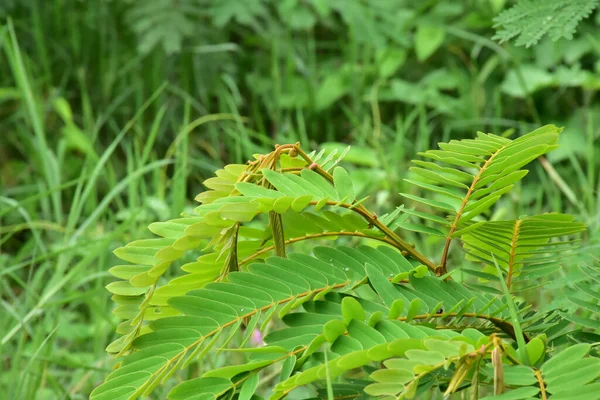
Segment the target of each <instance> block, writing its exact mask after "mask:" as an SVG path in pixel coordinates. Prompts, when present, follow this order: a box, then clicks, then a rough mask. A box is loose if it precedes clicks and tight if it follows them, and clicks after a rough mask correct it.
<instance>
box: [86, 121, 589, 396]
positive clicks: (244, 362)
mask: <svg viewBox="0 0 600 400" xmlns="http://www.w3.org/2000/svg"><path fill="white" fill-rule="evenodd" d="M560 131H561V130H560V129H558V128H556V127H555V126H552V125H548V126H544V127H542V128H540V129H537V130H535V131H533V132H531V133H529V134H527V135H524V136H522V137H519V138H517V139H514V140H510V139H508V138H505V137H501V136H496V135H493V134H483V133H479V134H478V136H477V138H476V139H465V140H460V141H456V140H453V141H450V142H449V143H445V144H440V148H441V149H440V150H431V151H427V152H424V153H420V155H421V156H422V157H423V158H424V160H416V161H414V163H415V165H416V166H415V167H413V168H412V172H413V173H414V175H415V177H414V178H412V179H409V180H408V182H409V183H410V184H411V187H412V189H413V191H412V193H407V194H404V196H405V197H407V198H409V199H412V200H416V201H417V203H418V204H419V205H420V206H419V207H418V209H416V208H407V207H404V206H400V207H398V208H396V209H395V210H394V211H392V212H390V213H388V214H385V215H381V216H378V215H376V214H375V213H373V212H371V211H369V209H368V208H367V207H366V206H365V204H366V200H367V199H366V198H362V199H359V198H358V197H357V194H356V192H355V190H354V187H353V183H352V179H351V178H350V175H349V174H348V172H347V171H346V170H345V169H343V168H342V167H340V166H337V164H338V163H339V161H340V160H341V159H342V157H343V154H341V155H340V156H337V155H336V153H335V152H332V153H329V154H326V153H325V152H323V151H322V152H320V153H314V152H313V153H310V154H307V153H306V152H304V151H303V150H302V149H301V148H300V146H299V144H290V145H282V146H277V147H276V149H275V150H274V151H273V152H271V153H269V154H265V155H257V156H255V158H254V159H253V160H252V161H249V162H248V163H247V164H245V165H228V166H226V167H225V168H224V169H222V170H219V171H217V173H216V177H214V178H210V179H208V180H207V181H205V182H204V184H205V185H206V187H208V188H209V189H210V190H209V191H206V192H203V193H201V194H200V195H198V196H197V198H196V199H197V200H198V201H199V202H201V205H199V206H198V207H196V208H195V209H194V210H193V212H190V213H184V214H183V215H182V217H181V218H178V219H175V220H171V221H168V222H157V223H153V224H151V225H150V230H151V231H152V232H153V233H155V234H157V235H158V236H160V238H158V239H145V240H138V241H134V242H132V243H130V244H128V245H127V246H125V247H121V248H119V249H117V250H115V254H116V255H117V256H118V257H119V258H121V259H122V260H124V261H127V262H129V263H130V264H126V265H119V266H116V267H113V268H112V269H111V270H110V272H111V273H112V274H113V275H114V276H116V277H118V278H120V279H121V280H120V281H117V282H114V283H111V284H109V285H108V287H107V288H108V290H109V291H110V292H111V293H113V299H114V301H115V302H116V303H117V308H116V309H115V311H114V312H115V314H116V315H117V316H119V317H120V318H121V319H123V322H122V323H121V324H120V325H119V328H118V333H119V334H120V335H121V336H120V338H119V339H117V340H116V341H115V342H113V343H112V344H111V345H110V346H109V347H108V351H109V352H111V353H115V354H116V355H117V356H118V357H120V358H119V361H118V363H117V365H116V369H115V370H114V372H112V373H111V374H110V375H109V376H108V377H107V379H106V381H105V382H104V383H103V384H102V385H100V386H99V387H98V388H96V389H95V390H94V392H93V393H92V399H94V400H100V399H128V398H136V397H139V396H141V395H147V394H150V393H152V392H153V391H154V390H156V389H157V387H159V386H161V385H163V384H164V385H167V386H170V384H169V377H171V376H172V375H173V374H174V373H176V372H177V371H178V370H180V369H183V368H186V367H188V371H189V373H188V374H187V375H185V376H182V377H181V379H180V380H179V383H178V384H177V386H175V387H174V388H173V389H171V390H170V392H169V394H168V398H170V399H212V398H239V399H251V398H255V399H258V398H261V397H260V396H259V395H258V394H255V392H260V393H263V394H265V393H269V394H270V398H273V399H276V398H282V397H285V396H287V395H288V394H289V395H290V396H293V395H294V394H293V392H292V391H293V390H294V389H297V388H300V387H307V386H308V387H310V388H312V389H311V390H312V391H308V392H303V393H304V394H305V395H306V394H307V393H308V394H309V396H315V395H317V396H319V397H320V398H325V397H327V398H342V397H343V398H365V397H369V396H370V397H379V396H382V397H384V398H412V397H414V396H416V395H419V394H421V393H424V392H425V391H428V390H435V391H442V392H443V393H445V395H451V394H452V393H455V392H460V391H463V390H468V391H470V395H471V398H472V399H477V398H480V397H483V396H484V395H486V394H489V395H490V396H494V395H500V394H501V393H503V392H504V391H508V390H509V392H508V393H506V394H505V395H504V396H502V397H498V399H500V398H503V399H504V398H510V399H524V398H532V397H541V398H543V399H547V398H552V399H555V400H557V399H563V398H569V399H590V398H598V397H597V396H598V393H600V391H599V390H598V387H599V386H600V382H598V381H597V380H598V376H599V375H600V368H599V367H600V358H598V357H597V352H596V350H595V348H593V345H592V344H589V343H585V342H586V340H584V339H582V338H585V335H584V334H585V333H586V332H585V331H584V330H583V329H582V328H583V327H588V328H589V327H593V329H595V331H597V330H598V325H599V324H600V322H598V320H597V319H596V318H595V317H594V315H593V314H592V315H590V314H589V313H588V314H587V315H586V314H585V313H584V314H582V315H580V316H575V315H574V314H575V312H570V315H565V314H566V313H565V312H564V311H565V310H564V308H563V306H556V307H550V308H548V307H547V308H546V309H545V310H543V311H542V310H534V309H533V308H532V307H533V306H534V305H535V304H527V303H526V302H524V301H522V297H518V296H522V294H523V293H524V292H525V291H529V290H531V286H530V285H529V282H531V281H538V282H539V280H540V279H541V278H548V277H549V276H552V274H555V273H556V272H557V270H559V269H560V264H561V262H563V261H564V260H568V258H565V257H567V256H568V254H569V251H570V250H572V246H571V245H570V244H571V242H570V241H569V240H564V238H567V237H571V236H572V235H573V234H576V233H578V232H581V231H583V230H584V226H583V224H581V223H578V222H574V221H573V217H571V216H569V215H565V214H557V213H550V214H543V215H539V216H532V217H522V218H519V219H518V220H516V221H495V220H494V221H488V220H486V218H484V216H485V215H487V214H489V213H488V212H487V211H488V210H489V209H490V208H491V207H492V206H493V205H494V204H495V203H496V202H497V201H498V200H499V199H500V198H501V197H502V196H503V195H505V194H507V193H508V192H509V191H510V189H512V188H513V186H514V185H515V184H516V183H517V182H518V181H520V180H521V179H523V178H524V176H525V175H526V174H527V171H525V170H523V169H522V167H523V166H525V165H526V164H528V163H529V162H530V161H532V160H534V159H536V158H537V157H539V156H541V155H543V154H545V153H547V152H548V151H550V150H552V149H554V148H555V147H556V142H557V140H558V137H559V133H560ZM430 160H432V161H430ZM417 190H424V191H425V192H430V193H432V196H428V197H421V196H419V195H417V194H415V192H416V191H417ZM438 211H440V212H441V214H440V213H438ZM415 219H416V221H415ZM405 230H412V231H416V232H421V233H423V234H425V235H428V236H429V235H432V237H435V236H440V237H441V238H442V239H441V241H440V242H438V245H437V246H435V247H436V248H437V249H438V251H437V252H436V254H434V256H435V257H436V258H435V259H433V258H430V257H428V256H426V255H424V254H422V253H421V252H419V250H418V249H416V248H415V247H414V246H413V245H411V244H410V243H408V242H407V241H406V240H405V239H403V237H402V232H403V231H405ZM326 238H332V239H337V240H339V241H345V244H344V245H335V246H332V245H330V246H316V247H313V246H314V242H315V241H317V243H322V241H323V240H324V239H326ZM556 239H559V240H556ZM357 241H362V242H364V243H363V244H361V245H357V244H356V242H357ZM455 241H461V242H462V243H463V248H464V249H465V250H466V253H467V254H466V256H465V257H460V253H453V254H454V257H452V258H450V251H451V249H452V247H451V243H452V242H455ZM311 243H312V244H311ZM307 244H308V245H307ZM292 247H293V248H294V250H296V251H294V252H290V248H292ZM198 252H199V254H200V255H199V257H198ZM434 260H435V261H434ZM469 260H475V263H473V262H470V261H469ZM480 263H483V264H484V265H485V267H484V268H483V269H481V268H479V269H477V268H474V267H472V268H471V269H467V268H466V266H468V265H471V266H473V265H475V266H477V265H480ZM175 265H180V266H181V270H183V271H184V272H185V274H183V275H179V276H177V277H174V278H172V279H166V278H165V277H166V275H165V274H166V273H167V271H170V269H171V268H172V267H173V266H175ZM594 268H596V267H594V266H588V267H586V268H585V269H582V271H584V273H585V274H587V275H588V276H589V277H590V278H593V271H595V269H594ZM459 271H463V272H468V273H470V274H473V275H475V276H477V277H478V278H479V279H480V282H479V283H472V282H469V281H467V280H465V279H462V278H461V279H459V277H460V276H461V275H462V273H461V272H459ZM454 276H457V277H456V279H455V278H454ZM578 281H579V282H580V287H581V288H582V290H580V291H579V293H578V296H577V299H576V302H577V304H579V305H583V307H584V308H585V309H586V310H595V309H597V307H598V306H597V305H596V304H597V301H598V298H599V294H600V292H599V291H598V284H597V281H594V280H593V279H589V278H580V279H579V280H578ZM482 282H483V283H484V285H482ZM498 282H500V286H499V287H500V288H501V289H500V290H499V289H496V287H497V283H498ZM572 283H575V280H574V281H573V282H572ZM578 287H579V286H578ZM596 311H597V310H596ZM571 323H573V324H575V325H576V326H575V329H574V330H572V331H570V332H567V333H565V332H564V331H565V329H567V328H569V326H572V325H571ZM256 333H261V334H262V335H264V342H265V343H266V345H263V344H262V343H256V342H253V340H254V339H253V338H252V337H253V335H254V334H256ZM587 334H588V335H590V336H588V339H587V341H591V342H597V336H594V334H593V333H591V332H587ZM573 342H576V343H577V344H575V345H573V346H570V347H567V348H566V349H564V348H563V347H564V344H566V343H570V344H573ZM579 342H581V343H579ZM219 352H226V353H228V354H229V357H228V361H227V364H226V365H213V366H212V367H211V368H210V369H207V368H206V367H202V366H201V365H205V364H199V360H200V359H203V358H207V357H209V358H210V357H211V355H213V354H215V353H219ZM233 360H235V361H233ZM200 368H202V369H200ZM268 387H270V388H271V389H268ZM315 390H316V391H315ZM290 392H292V393H290ZM310 393H312V394H310ZM594 396H596V397H594Z"/></svg>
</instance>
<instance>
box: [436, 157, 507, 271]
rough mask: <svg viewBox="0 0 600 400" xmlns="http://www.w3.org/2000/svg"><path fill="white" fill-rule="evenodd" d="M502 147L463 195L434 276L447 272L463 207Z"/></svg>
mask: <svg viewBox="0 0 600 400" xmlns="http://www.w3.org/2000/svg"><path fill="white" fill-rule="evenodd" d="M504 147H505V146H503V147H501V148H500V149H498V150H497V151H496V152H495V153H494V154H492V155H491V156H490V158H488V160H487V161H486V162H485V164H483V166H482V167H481V168H479V172H478V173H477V175H476V176H475V178H474V179H473V182H472V183H471V186H470V187H469V190H467V194H466V195H465V198H464V199H463V201H462V203H461V205H460V208H459V209H458V212H457V213H456V217H455V218H454V221H453V222H452V225H451V226H450V231H449V232H448V236H447V237H446V244H445V245H444V253H443V254H442V260H441V261H440V265H439V268H438V270H437V271H436V274H437V275H438V276H441V275H445V274H446V273H447V272H448V271H447V270H446V263H447V262H448V250H449V249H450V243H451V242H452V235H453V234H454V231H455V230H456V228H457V227H458V221H459V220H460V217H461V216H462V213H463V211H464V209H465V207H466V206H467V203H468V202H469V199H470V198H471V194H473V192H474V191H475V186H477V183H479V180H480V179H481V175H483V173H484V172H485V170H486V169H487V167H488V166H489V165H490V164H491V163H492V161H493V160H494V158H495V157H496V156H497V155H498V153H499V152H500V150H502V149H503V148H504Z"/></svg>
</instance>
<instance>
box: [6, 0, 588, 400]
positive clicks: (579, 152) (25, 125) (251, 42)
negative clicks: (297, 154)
mask: <svg viewBox="0 0 600 400" xmlns="http://www.w3.org/2000/svg"><path fill="white" fill-rule="evenodd" d="M555 3H558V2H557V1H555ZM579 3H581V7H580V8H579V9H581V8H583V7H588V13H590V12H591V13H592V14H591V15H590V16H589V17H587V18H585V19H583V21H582V22H581V23H580V24H579V25H578V26H577V32H576V33H575V34H574V35H572V33H573V32H570V31H568V32H566V31H560V32H559V34H557V33H556V32H555V31H553V30H548V29H546V30H544V29H542V25H543V22H542V23H540V30H539V31H538V30H535V29H533V32H526V33H527V34H531V35H533V36H532V37H534V38H537V39H539V41H538V40H533V41H532V40H529V39H527V38H526V37H525V39H523V40H520V39H519V38H517V40H516V42H515V43H514V44H513V43H511V42H510V41H509V42H506V43H502V44H500V43H499V42H498V41H497V39H508V38H512V36H511V35H510V34H507V33H506V32H505V33H504V36H503V33H502V31H500V32H499V33H498V36H496V37H495V35H496V31H497V28H498V26H496V27H495V26H494V25H495V23H496V22H498V20H496V22H495V18H497V16H498V15H499V14H500V13H501V12H502V11H503V10H506V9H507V8H509V7H511V6H512V5H514V2H510V1H505V0H462V1H436V0H427V1H418V2H417V1H408V0H370V1H366V0H351V1H350V0H219V1H211V0H145V1H134V0H97V1H80V0H54V1H41V0H37V1H36V0H19V1H17V0H0V17H1V18H2V26H1V28H0V33H1V41H0V160H1V164H0V266H1V268H0V300H1V304H2V307H3V311H2V313H0V325H1V326H2V328H0V353H1V354H2V356H1V357H2V358H1V359H0V369H1V370H2V371H3V373H1V374H0V387H1V388H2V392H3V393H8V394H9V397H8V398H11V399H13V398H14V399H17V398H24V399H25V398H26V399H33V398H36V399H38V398H40V399H42V398H44V399H45V398H72V399H79V398H86V397H87V395H88V394H89V392H90V391H91V389H92V388H93V387H94V386H95V385H97V384H98V383H99V382H100V381H101V379H102V377H103V376H104V375H105V374H106V370H107V368H108V367H109V366H110V365H111V360H110V359H109V358H108V356H106V355H105V353H104V347H105V346H106V345H107V344H108V343H109V342H110V341H111V338H112V335H113V332H114V328H115V325H116V323H117V321H116V320H115V318H114V317H113V316H112V315H111V307H112V306H111V302H110V299H109V297H108V295H107V293H106V291H105V289H104V286H105V285H106V284H107V283H108V282H109V281H110V277H109V275H108V273H107V270H108V268H109V266H111V265H113V264H114V263H115V262H116V259H115V258H114V256H113V255H112V254H111V251H112V249H114V248H115V247H117V246H120V245H122V244H123V243H125V242H127V241H129V240H131V239H132V238H139V237H143V236H148V232H147V231H146V229H145V227H146V226H147V225H148V223H150V222H152V221H155V220H165V219H167V218H172V217H175V216H177V215H179V213H180V212H181V210H184V209H189V208H191V206H192V202H191V199H192V198H193V196H194V195H195V194H197V193H198V192H200V191H202V190H203V189H202V187H201V182H202V180H204V179H206V178H207V177H209V176H210V175H211V174H212V173H213V172H214V171H215V170H216V169H217V168H218V167H220V166H222V165H223V164H225V163H232V162H238V163H240V162H244V161H245V160H247V159H248V158H251V157H252V155H253V154H255V153H261V152H267V151H269V149H270V148H272V146H273V145H274V144H275V143H284V142H296V141H300V142H301V143H302V146H304V147H305V148H307V149H313V148H326V149H328V150H334V149H339V150H341V149H343V148H345V147H346V146H347V145H348V144H351V145H352V149H351V150H350V152H349V153H348V154H347V156H346V165H347V166H350V165H354V168H351V169H353V171H352V174H353V177H355V179H356V184H357V186H359V188H360V189H361V190H362V191H366V190H369V191H373V192H375V193H376V195H375V196H373V197H372V198H371V200H370V201H371V202H372V203H373V206H374V207H376V208H380V209H382V210H383V209H384V208H387V209H388V210H389V209H390V208H391V207H392V206H393V205H397V204H400V203H401V202H402V198H401V197H400V196H399V195H398V192H400V191H403V190H404V189H405V188H404V186H405V184H404V183H403V181H402V179H403V178H405V177H406V176H407V174H408V163H409V161H410V159H411V158H413V157H415V155H416V153H417V152H419V151H425V150H426V149H429V148H433V147H435V145H436V143H437V142H440V141H448V140H450V139H459V138H464V137H472V136H473V135H474V134H475V132H476V131H484V132H493V133H496V134H501V135H513V136H514V135H519V134H521V133H525V132H528V131H530V130H532V128H534V127H537V126H539V125H541V124H548V123H554V124H557V125H559V126H564V127H565V131H564V133H563V134H562V136H561V140H560V142H561V144H562V146H561V148H560V149H558V150H556V151H554V152H553V153H551V154H550V155H549V157H548V158H547V159H544V160H542V162H541V163H535V164H532V166H531V168H530V169H531V170H532V171H531V173H530V174H529V176H528V177H527V179H525V180H524V181H523V183H522V184H521V185H520V187H519V188H518V189H517V190H515V191H514V193H515V194H514V195H513V196H512V197H508V198H507V199H506V200H505V201H504V202H503V203H502V204H500V206H499V207H498V208H497V210H496V212H495V215H494V217H502V216H504V217H507V218H511V217H518V216H519V215H523V214H528V215H530V214H534V213H540V212H546V211H551V210H555V211H558V210H560V211H564V212H572V213H574V214H576V215H577V218H578V219H579V220H583V221H585V222H586V223H587V224H588V226H589V227H590V231H589V233H588V237H591V238H594V237H598V231H599V228H600V197H599V196H598V189H599V185H600V181H599V179H598V176H599V175H600V141H599V136H600V135H599V132H600V104H599V102H598V96H597V91H598V89H600V58H599V57H598V56H599V55H600V29H599V27H600V13H598V12H597V11H595V12H592V11H593V10H594V8H595V6H597V1H595V0H592V1H589V0H587V1H585V0H584V1H579ZM579 3H578V4H579ZM584 3H585V4H584ZM575 11H577V10H575ZM544 12H549V11H548V9H545V11H544ZM541 15H546V14H541ZM505 16H506V14H505ZM508 17H510V15H508ZM508 17H507V18H508ZM582 18H583V17H582ZM527 23H529V24H530V25H529V26H534V27H535V26H537V25H536V23H535V21H533V22H532V21H528V22H527ZM509 28H510V27H509ZM542 31H543V32H542ZM540 32H541V34H540ZM553 32H554V33H553ZM561 32H562V33H561ZM565 32H566V33H565ZM569 32H570V33H571V34H569ZM544 33H548V35H544ZM513 36H514V35H513ZM571 36H572V38H571V40H567V39H568V38H570V37H571ZM523 37H524V36H523ZM536 42H537V44H535V43H536ZM533 44H535V45H533ZM521 45H529V46H530V47H525V46H521ZM532 45H533V46H532ZM415 240H416V239H415ZM420 245H421V246H423V247H425V248H427V246H435V245H436V243H433V242H431V243H421V244H420ZM425 252H427V251H426V250H425ZM574 273H575V272H574ZM553 284H554V283H553ZM555 285H557V287H559V286H560V283H556V284H555ZM551 300H552V299H551ZM540 301H541V300H540ZM209 361H210V360H209ZM210 362H213V363H215V365H216V364H218V363H223V362H224V361H223V360H222V359H218V358H216V359H214V360H212V361H210ZM4 371H6V373H4Z"/></svg>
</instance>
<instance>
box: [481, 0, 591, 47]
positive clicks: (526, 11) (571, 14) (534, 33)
mask: <svg viewBox="0 0 600 400" xmlns="http://www.w3.org/2000/svg"><path fill="white" fill-rule="evenodd" d="M598 4H599V1H598V0H519V2H518V3H517V4H516V5H514V6H513V7H511V8H510V9H508V10H505V11H503V12H502V13H501V14H500V15H498V16H497V17H496V18H495V19H494V22H495V25H494V27H495V28H497V29H499V30H498V31H497V33H496V36H494V38H493V39H495V40H499V41H500V42H501V43H502V42H506V41H508V40H510V39H513V38H515V37H516V38H517V40H516V41H515V44H516V45H517V46H526V47H530V46H532V45H535V44H536V43H538V42H539V41H540V39H541V38H543V37H544V36H545V35H548V36H550V38H551V39H552V40H554V41H556V40H558V39H560V38H565V39H569V40H570V39H572V38H573V34H574V33H575V30H576V28H577V25H578V24H579V22H580V21H581V20H582V19H584V18H586V17H588V16H589V15H590V14H591V13H592V12H593V11H594V9H596V7H598Z"/></svg>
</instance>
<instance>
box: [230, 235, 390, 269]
mask: <svg viewBox="0 0 600 400" xmlns="http://www.w3.org/2000/svg"><path fill="white" fill-rule="evenodd" d="M328 236H356V237H360V238H364V239H373V240H379V241H381V242H385V243H387V244H389V245H392V246H395V245H396V243H395V242H393V241H392V240H390V239H389V238H387V237H377V236H370V235H367V234H366V233H362V232H321V233H312V234H309V235H305V236H299V237H297V238H292V239H288V240H286V241H285V244H286V245H288V244H292V243H296V242H301V241H303V240H310V239H318V238H322V237H328ZM274 249H275V245H273V246H269V247H265V248H263V249H260V250H259V251H257V252H256V253H254V254H252V255H251V256H248V257H246V258H245V259H243V260H242V261H240V262H239V265H244V264H246V263H247V262H249V261H252V260H253V259H255V258H256V257H258V256H260V255H261V254H264V253H267V252H269V251H272V250H274Z"/></svg>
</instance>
